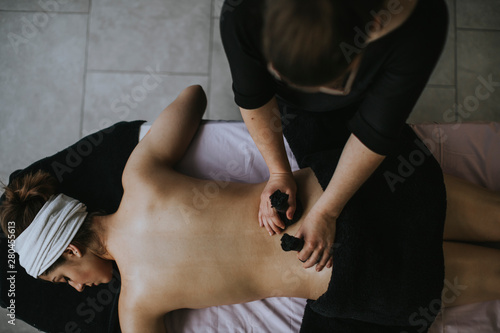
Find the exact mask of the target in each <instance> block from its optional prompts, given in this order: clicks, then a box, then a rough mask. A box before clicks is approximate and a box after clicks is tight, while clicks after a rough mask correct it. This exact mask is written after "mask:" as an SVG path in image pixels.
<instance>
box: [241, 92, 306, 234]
mask: <svg viewBox="0 0 500 333" xmlns="http://www.w3.org/2000/svg"><path fill="white" fill-rule="evenodd" d="M240 110H241V115H242V117H243V120H244V121H245V124H246V126H247V128H248V132H250V135H251V136H252V139H253V141H254V142H255V145H256V146H257V148H258V149H259V151H260V153H261V154H262V157H263V158H264V160H265V161H266V164H267V167H268V168H269V175H270V176H269V181H268V183H267V185H266V187H265V188H264V190H263V192H262V194H261V201H260V207H259V224H260V226H261V227H265V228H266V229H267V231H268V232H269V234H270V235H273V234H274V233H280V228H281V229H284V228H285V224H284V223H283V221H281V220H280V218H279V217H278V215H277V213H276V212H275V211H274V209H273V208H272V207H271V202H270V200H269V197H270V196H271V194H273V193H274V192H275V191H276V190H280V191H281V192H284V193H287V194H288V195H289V198H288V205H289V208H288V210H287V217H288V218H289V219H292V217H293V214H294V212H295V196H296V192H297V185H296V184H295V180H294V179H293V175H292V171H291V168H290V163H289V161H288V157H287V155H286V150H285V144H284V141H283V131H282V127H281V118H280V113H279V110H278V103H277V102H276V98H275V97H273V98H271V100H270V101H269V102H267V103H266V104H265V105H264V106H262V107H260V108H258V109H254V110H247V109H243V108H240Z"/></svg>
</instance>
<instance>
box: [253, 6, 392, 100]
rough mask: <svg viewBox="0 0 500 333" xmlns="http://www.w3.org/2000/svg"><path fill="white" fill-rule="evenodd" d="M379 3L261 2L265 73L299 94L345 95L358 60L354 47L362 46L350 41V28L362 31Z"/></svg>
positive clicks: (352, 33)
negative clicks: (297, 89)
mask: <svg viewBox="0 0 500 333" xmlns="http://www.w3.org/2000/svg"><path fill="white" fill-rule="evenodd" d="M383 3H384V1H380V0H377V1H372V0H371V1H363V0H349V1H344V0H270V1H267V3H266V9H265V14H264V28H263V51H264V56H265V57H266V60H267V62H268V65H269V66H268V67H269V70H270V71H271V72H272V73H273V74H274V75H275V76H276V77H278V78H279V79H281V80H283V81H285V82H287V83H288V84H290V85H291V86H295V87H297V88H299V89H301V90H305V91H307V90H311V92H313V91H312V90H314V89H315V88H319V87H324V88H326V89H324V90H331V93H334V94H335V91H338V92H339V94H342V93H348V90H349V88H350V85H351V84H352V81H353V79H354V76H355V74H356V71H357V68H358V66H359V63H360V58H361V56H362V49H363V48H359V46H360V43H365V42H366V40H361V41H360V40H355V38H358V39H359V36H356V34H357V31H356V29H355V28H356V27H361V29H363V28H364V27H365V26H366V22H368V21H369V20H370V17H371V20H373V16H370V11H371V12H373V11H377V10H378V9H379V8H380V7H381V6H382V4H383ZM365 39H366V38H365ZM355 42H356V43H355ZM355 44H357V46H358V47H356V46H355ZM328 88H329V89H328ZM317 90H320V89H317ZM346 90H347V91H346ZM324 92H328V91H324Z"/></svg>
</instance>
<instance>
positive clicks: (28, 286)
mask: <svg viewBox="0 0 500 333" xmlns="http://www.w3.org/2000/svg"><path fill="white" fill-rule="evenodd" d="M142 123H143V121H134V122H120V123H117V124H115V125H113V126H111V127H109V128H107V129H104V130H102V131H99V132H97V133H94V134H91V135H89V136H87V137H85V138H83V139H81V140H80V141H78V142H77V143H76V144H74V145H72V146H70V147H68V148H67V149H65V150H62V151H60V152H58V153H57V154H55V155H53V156H50V157H47V158H44V159H42V160H40V161H38V162H35V163H33V164H32V165H30V166H29V167H27V168H26V169H24V170H17V171H15V172H14V173H12V174H11V176H10V179H9V183H10V182H12V180H13V179H14V178H17V177H20V176H22V175H24V174H26V173H29V172H32V171H37V170H45V171H47V172H49V173H51V174H52V175H54V176H55V177H56V178H57V179H58V180H59V183H60V184H59V185H60V186H59V187H60V191H61V192H63V193H65V194H67V195H69V196H71V197H73V198H76V199H78V200H80V201H81V202H83V203H85V204H86V205H87V207H88V210H89V211H96V210H104V211H105V212H107V213H112V212H114V211H116V209H118V205H119V203H120V201H121V198H122V195H123V187H122V184H121V176H122V173H123V169H124V167H125V164H126V162H127V160H128V158H129V156H130V154H131V153H132V150H133V149H134V148H135V146H136V145H137V142H138V136H139V128H140V126H141V124H142ZM2 199H3V196H2ZM0 235H1V236H2V237H1V238H0V252H1V255H0V256H1V257H2V258H7V250H8V249H7V239H6V238H5V236H4V235H3V233H1V232H0ZM16 263H17V265H16V267H15V269H14V270H15V271H17V273H16V274H15V297H11V296H9V295H8V292H9V289H10V284H9V281H8V280H7V277H8V276H10V275H11V274H8V273H7V272H8V271H12V269H10V268H8V267H7V260H6V259H5V260H1V261H0V296H1V298H0V300H1V306H2V307H3V308H6V307H7V306H9V305H10V300H11V299H14V300H15V316H16V318H17V319H21V320H23V321H25V322H27V323H28V324H30V325H32V326H34V327H36V328H38V329H40V330H43V331H45V332H49V333H51V332H54V333H59V332H82V333H85V332H88V333H101V332H102V333H115V332H120V327H119V323H118V309H117V301H118V295H119V290H120V279H119V273H118V270H117V269H116V266H115V267H114V268H115V269H114V272H113V279H112V280H111V282H110V283H108V284H105V285H100V286H97V287H93V288H86V289H85V290H84V291H83V292H81V293H79V292H77V291H76V290H75V289H73V288H72V287H70V286H68V285H55V284H52V283H49V282H46V281H41V280H35V279H33V278H32V277H31V276H29V275H27V274H26V272H25V270H24V269H23V268H22V267H21V266H20V265H19V264H18V263H19V257H18V256H17V255H16ZM4 319H5V320H7V319H8V318H4ZM79 329H80V330H79Z"/></svg>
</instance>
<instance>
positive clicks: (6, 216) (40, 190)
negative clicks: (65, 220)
mask: <svg viewBox="0 0 500 333" xmlns="http://www.w3.org/2000/svg"><path fill="white" fill-rule="evenodd" d="M4 190H5V193H4V195H5V198H4V200H3V201H2V204H1V205H0V225H1V227H2V230H3V232H4V233H5V234H6V235H8V234H9V232H8V224H9V222H15V227H14V234H15V236H16V238H17V237H18V236H19V235H20V234H21V233H22V232H23V231H24V230H25V229H26V228H28V227H29V225H30V224H31V222H33V220H34V219H35V216H36V214H37V213H38V212H39V211H40V209H41V208H42V207H43V205H44V204H45V202H47V200H49V198H50V197H51V196H52V195H54V194H57V193H58V182H57V180H56V179H55V178H54V177H53V176H52V175H50V174H49V173H47V172H45V171H41V170H40V171H37V172H35V173H29V174H26V175H24V176H22V177H18V178H16V179H14V180H12V182H11V184H10V185H7V186H4ZM96 215H103V214H102V213H91V214H87V217H86V218H85V220H84V222H83V224H82V226H81V227H80V229H79V230H78V232H77V233H76V235H75V237H74V238H73V240H72V241H71V244H73V245H75V246H77V247H78V248H79V249H80V250H81V251H82V252H83V253H85V251H86V250H87V249H92V250H93V251H94V252H96V253H103V246H102V244H101V242H100V240H99V237H98V236H97V234H96V232H95V230H94V229H93V228H92V227H91V226H92V219H93V218H94V217H95V216H96ZM83 253H82V254H83ZM65 261H66V260H65V258H64V257H63V256H61V257H59V258H58V259H57V261H56V262H54V263H53V264H52V265H51V266H50V267H49V268H48V269H47V270H46V271H45V272H44V273H43V274H42V275H47V274H49V273H50V272H52V271H53V270H54V269H56V268H57V267H58V266H59V265H61V264H63V263H64V262H65Z"/></svg>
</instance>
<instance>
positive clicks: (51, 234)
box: [15, 193, 87, 278]
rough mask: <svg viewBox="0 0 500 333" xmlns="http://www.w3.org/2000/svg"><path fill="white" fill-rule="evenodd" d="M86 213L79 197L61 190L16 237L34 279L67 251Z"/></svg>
mask: <svg viewBox="0 0 500 333" xmlns="http://www.w3.org/2000/svg"><path fill="white" fill-rule="evenodd" d="M86 216H87V210H86V207H85V205H84V204H83V203H81V202H79V201H78V200H75V199H73V198H70V197H68V196H66V195H64V194H62V193H61V194H58V195H53V196H51V197H50V199H49V200H48V201H47V202H46V203H45V204H44V205H43V207H42V209H40V211H39V212H38V214H36V216H35V219H34V220H33V222H31V224H30V225H29V227H28V228H26V230H24V231H23V232H22V233H21V235H19V237H17V238H16V243H15V250H16V252H17V253H18V254H19V262H20V264H21V266H23V267H24V268H25V269H26V272H27V273H28V274H29V275H31V276H33V277H34V278H37V277H38V276H40V275H41V274H42V273H43V272H45V271H46V270H47V268H49V267H50V265H52V264H53V263H54V262H55V261H56V260H57V259H58V258H59V257H60V256H61V255H62V254H63V252H64V250H66V248H67V247H68V245H69V244H70V242H71V241H72V240H73V237H75V234H76V232H77V231H78V229H79V228H80V226H81V225H82V223H83V221H84V220H85V217H86Z"/></svg>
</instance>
